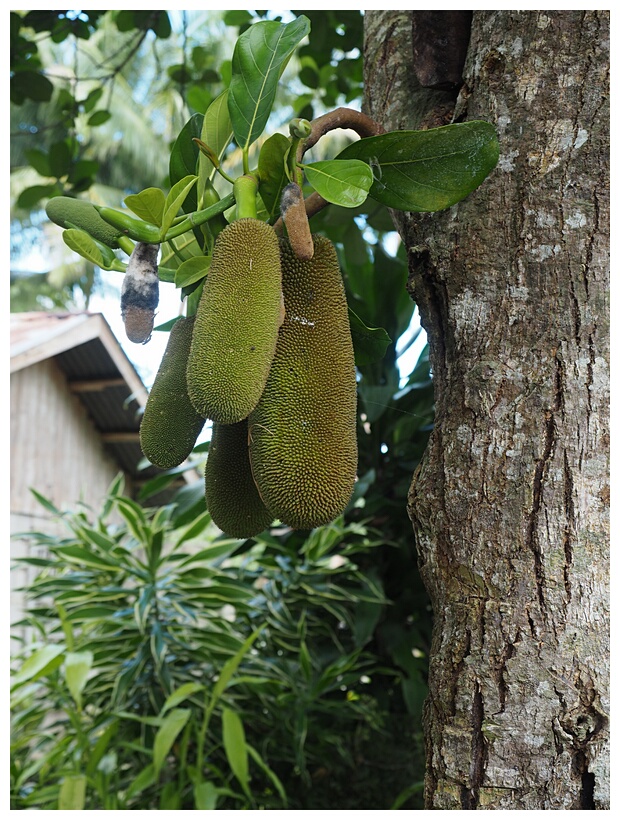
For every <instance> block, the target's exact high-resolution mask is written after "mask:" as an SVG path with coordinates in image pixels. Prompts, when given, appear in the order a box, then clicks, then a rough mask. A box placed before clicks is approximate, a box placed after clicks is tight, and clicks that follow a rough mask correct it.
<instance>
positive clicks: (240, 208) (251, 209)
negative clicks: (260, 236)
mask: <svg viewBox="0 0 620 820" xmlns="http://www.w3.org/2000/svg"><path fill="white" fill-rule="evenodd" d="M257 192H258V183H257V181H256V179H255V177H253V176H251V175H250V174H244V175H243V176H242V177H239V178H238V179H236V180H235V183H234V185H233V194H234V197H235V202H236V204H237V217H236V218H237V219H256V218H257V216H258V212H257V210H256V194H257Z"/></svg>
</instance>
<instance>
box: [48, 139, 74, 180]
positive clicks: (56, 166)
mask: <svg viewBox="0 0 620 820" xmlns="http://www.w3.org/2000/svg"><path fill="white" fill-rule="evenodd" d="M49 163H50V171H51V173H52V176H54V177H64V176H65V174H68V173H69V167H70V165H71V148H70V147H69V145H68V144H67V141H66V140H60V141H59V142H55V143H54V144H53V145H52V147H51V148H50V152H49Z"/></svg>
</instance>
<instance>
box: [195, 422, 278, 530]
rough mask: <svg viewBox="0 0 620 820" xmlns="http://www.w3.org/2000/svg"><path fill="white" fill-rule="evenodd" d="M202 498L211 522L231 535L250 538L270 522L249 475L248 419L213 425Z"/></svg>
mask: <svg viewBox="0 0 620 820" xmlns="http://www.w3.org/2000/svg"><path fill="white" fill-rule="evenodd" d="M205 500H206V503H207V510H208V511H209V513H210V514H211V518H212V519H213V521H214V522H215V523H216V524H217V526H218V527H219V528H220V529H221V530H222V531H223V532H225V533H226V534H227V535H230V536H231V537H233V538H251V537H252V536H254V535H258V533H259V532H262V531H263V530H264V529H266V528H267V527H268V526H269V525H270V524H271V522H272V521H273V516H272V515H271V513H270V512H269V511H268V510H267V508H266V507H265V505H264V504H263V502H262V501H261V498H260V496H259V494H258V490H257V489H256V485H255V484H254V479H253V478H252V471H251V469H250V459H249V456H248V422H247V419H244V420H243V421H240V422H237V424H218V423H217V422H215V423H214V424H213V433H212V436H211V444H210V445H209V456H208V458H207V463H206V466H205Z"/></svg>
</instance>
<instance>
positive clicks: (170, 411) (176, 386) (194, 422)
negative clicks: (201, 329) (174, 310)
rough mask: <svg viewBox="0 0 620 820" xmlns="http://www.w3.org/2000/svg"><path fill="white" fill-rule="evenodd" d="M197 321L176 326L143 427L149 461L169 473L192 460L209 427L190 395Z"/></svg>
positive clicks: (142, 439)
mask: <svg viewBox="0 0 620 820" xmlns="http://www.w3.org/2000/svg"><path fill="white" fill-rule="evenodd" d="M193 328H194V317H193V316H192V317H187V318H186V317H181V318H179V319H177V321H176V322H175V323H174V325H173V326H172V330H171V331H170V336H169V338H168V344H167V345H166V350H165V352H164V355H163V358H162V360H161V364H160V366H159V369H158V371H157V374H156V375H155V381H154V382H153V387H152V388H151V392H150V393H149V397H148V399H147V402H146V406H145V408H144V415H143V416H142V422H141V424H140V446H141V448H142V452H143V453H144V455H145V456H146V457H147V458H148V460H149V461H150V462H151V463H152V464H155V466H157V467H161V468H162V469H163V470H169V469H172V468H173V467H178V466H179V464H182V463H183V462H184V461H185V459H186V458H187V457H188V456H189V454H190V453H191V451H192V450H193V448H194V445H195V444H196V439H197V438H198V436H199V435H200V432H201V431H202V428H203V427H204V424H205V419H204V418H203V417H202V416H200V415H199V414H198V413H197V412H196V410H195V409H194V406H193V405H192V403H191V402H190V400H189V396H188V395H187V379H186V366H187V357H188V355H189V347H190V344H191V341H192V330H193Z"/></svg>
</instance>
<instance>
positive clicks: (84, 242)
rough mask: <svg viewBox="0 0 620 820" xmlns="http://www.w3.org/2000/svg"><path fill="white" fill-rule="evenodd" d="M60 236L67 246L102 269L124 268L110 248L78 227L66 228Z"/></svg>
mask: <svg viewBox="0 0 620 820" xmlns="http://www.w3.org/2000/svg"><path fill="white" fill-rule="evenodd" d="M62 238H63V241H64V243H65V245H67V247H69V248H71V250H72V251H74V252H75V253H77V254H79V255H80V256H81V257H82V258H83V259H86V260H88V261H89V262H92V264H93V265H97V266H98V267H100V268H103V270H121V271H124V270H125V265H123V263H122V262H120V261H119V259H118V258H117V256H116V254H115V253H114V251H113V250H112V248H108V247H107V245H104V244H103V243H102V242H97V240H96V239H93V238H92V236H91V235H90V234H88V233H86V231H83V230H81V229H80V228H67V230H66V231H63V232H62Z"/></svg>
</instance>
